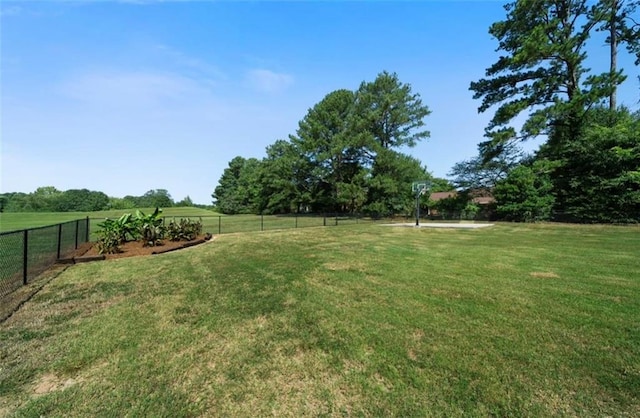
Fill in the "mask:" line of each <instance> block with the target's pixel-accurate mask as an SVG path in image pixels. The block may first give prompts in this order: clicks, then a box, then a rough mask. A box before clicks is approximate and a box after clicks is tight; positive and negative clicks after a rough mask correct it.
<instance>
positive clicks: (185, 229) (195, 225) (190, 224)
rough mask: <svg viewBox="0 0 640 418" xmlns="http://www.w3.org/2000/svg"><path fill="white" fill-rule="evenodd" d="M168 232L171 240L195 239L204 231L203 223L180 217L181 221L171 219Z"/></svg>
mask: <svg viewBox="0 0 640 418" xmlns="http://www.w3.org/2000/svg"><path fill="white" fill-rule="evenodd" d="M166 233H167V237H168V238H169V239H170V240H171V241H193V240H194V239H196V238H197V237H198V235H200V234H201V233H202V223H201V222H199V221H191V220H189V219H180V221H179V222H174V221H171V222H170V223H169V225H168V226H167V230H166Z"/></svg>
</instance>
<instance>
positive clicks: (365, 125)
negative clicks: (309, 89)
mask: <svg viewBox="0 0 640 418" xmlns="http://www.w3.org/2000/svg"><path fill="white" fill-rule="evenodd" d="M639 5H640V1H638V0H633V1H631V0H600V1H596V2H592V1H587V0H521V1H515V2H511V3H508V4H506V5H505V6H504V8H505V11H506V17H505V18H504V20H501V21H498V22H495V23H494V24H492V25H491V27H490V28H489V33H490V35H491V36H493V37H494V38H495V39H496V40H497V42H498V48H497V51H498V52H499V53H500V55H501V56H500V58H499V59H498V60H497V61H496V62H495V63H494V64H492V65H491V66H490V67H489V68H487V70H486V76H485V78H482V79H480V80H478V81H474V82H472V83H471V84H470V90H471V91H472V92H473V97H474V98H475V99H478V100H480V101H481V104H480V106H479V108H478V111H479V112H487V111H490V110H493V111H494V113H493V117H492V119H491V121H490V122H489V124H488V126H487V127H486V129H485V139H484V140H482V141H481V142H480V143H479V144H478V155H477V156H476V157H474V158H472V159H469V160H465V161H460V162H458V163H456V164H455V165H454V167H453V168H452V169H451V171H450V173H449V176H450V178H451V179H452V180H451V183H449V182H448V181H447V180H445V179H435V178H433V176H431V175H430V173H429V172H428V171H427V169H426V167H423V166H422V165H421V163H420V161H419V160H417V159H415V158H413V157H411V156H409V155H406V154H403V153H401V152H400V151H399V149H400V148H401V147H405V146H406V147H411V146H413V145H415V144H416V143H417V142H418V141H420V140H423V139H425V138H428V137H429V132H428V131H427V130H426V129H424V118H425V117H426V116H428V115H429V113H430V111H429V109H428V107H427V106H426V105H424V104H423V103H422V101H421V99H420V96H419V95H418V94H413V93H412V92H411V88H410V85H408V84H403V83H401V82H400V81H399V79H398V77H397V75H396V74H395V73H394V74H389V73H387V72H383V73H381V74H380V75H378V77H377V78H376V80H375V81H373V82H363V83H362V84H361V85H360V87H359V88H358V89H357V90H355V91H350V90H337V91H334V92H331V93H329V94H328V95H327V96H325V98H324V99H323V100H322V101H320V102H319V103H318V104H316V105H315V106H314V107H313V108H311V109H310V110H309V111H308V113H307V114H306V116H305V117H304V119H303V120H302V121H300V122H299V127H298V130H297V132H296V134H295V135H291V136H290V137H289V139H288V140H278V141H276V142H275V143H274V144H272V145H271V146H269V147H268V148H267V150H266V151H267V152H266V154H267V156H266V157H265V158H263V159H262V160H258V159H255V158H249V159H245V158H243V157H240V156H239V157H236V158H234V159H233V160H232V161H231V162H230V163H229V167H228V168H227V169H226V170H225V171H224V173H223V175H222V177H221V179H220V181H219V184H218V186H217V187H216V188H215V191H214V193H213V198H214V201H215V204H216V205H217V207H218V210H220V211H222V212H224V213H259V212H263V213H264V212H267V213H287V212H299V211H312V212H318V211H335V212H360V211H362V212H369V213H377V214H397V213H403V212H404V213H407V212H411V211H412V210H413V207H414V200H413V199H414V197H413V196H412V194H411V192H410V190H409V188H408V185H409V184H411V182H412V181H415V180H418V179H424V180H431V181H432V182H433V184H434V186H433V187H432V189H431V191H432V192H435V191H448V190H452V189H454V188H455V189H457V191H458V192H459V193H458V195H457V196H456V197H452V198H450V199H447V200H445V201H443V202H439V203H438V204H437V205H438V206H439V207H440V208H441V209H447V210H458V211H460V210H463V208H465V207H468V206H469V202H470V200H471V198H472V197H473V196H474V193H473V192H474V191H478V190H480V191H484V192H487V191H488V192H490V194H491V195H493V197H494V198H495V203H494V204H493V207H492V209H493V211H494V216H495V217H497V218H499V219H505V220H514V221H536V220H556V221H571V222H639V221H640V113H638V112H631V111H630V110H629V109H627V108H625V107H620V106H618V104H617V89H618V86H619V85H620V84H622V83H623V82H624V81H625V79H626V78H627V75H626V73H625V72H624V69H623V68H620V67H619V64H618V55H619V54H620V53H621V51H622V50H623V49H626V51H627V53H629V54H631V55H632V56H633V57H634V58H635V68H637V66H638V64H640V18H638V13H637V10H638V6H639ZM603 35H604V38H603ZM603 43H604V44H605V45H606V46H607V48H608V50H609V54H608V62H606V63H605V64H606V67H605V68H601V69H599V70H593V69H591V68H589V67H588V66H587V64H586V62H587V58H588V56H587V52H586V51H587V50H596V47H597V46H598V45H602V44H603ZM639 80H640V77H639ZM521 114H525V115H526V118H525V121H524V123H523V124H522V126H520V127H519V129H516V127H515V126H514V124H513V122H514V119H516V117H517V116H519V115H521ZM541 136H542V137H545V138H546V141H545V142H544V143H543V145H542V146H541V147H540V148H539V149H538V150H537V151H536V152H534V153H532V154H527V155H525V154H524V153H523V152H522V151H521V149H520V147H519V144H520V143H521V142H522V141H526V140H528V139H531V138H535V137H541Z"/></svg>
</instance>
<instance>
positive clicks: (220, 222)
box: [218, 215, 222, 235]
mask: <svg viewBox="0 0 640 418" xmlns="http://www.w3.org/2000/svg"><path fill="white" fill-rule="evenodd" d="M221 225H222V216H220V215H218V235H220V234H222V232H221V231H222V228H221Z"/></svg>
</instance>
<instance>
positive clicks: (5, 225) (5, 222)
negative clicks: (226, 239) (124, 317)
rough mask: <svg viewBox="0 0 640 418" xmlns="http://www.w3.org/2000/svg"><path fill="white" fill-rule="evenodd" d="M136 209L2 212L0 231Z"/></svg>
mask: <svg viewBox="0 0 640 418" xmlns="http://www.w3.org/2000/svg"><path fill="white" fill-rule="evenodd" d="M140 210H141V211H143V212H144V213H149V212H153V210H154V208H142V209H140ZM135 211H136V209H118V210H107V211H97V212H4V213H0V232H4V231H15V230H20V229H26V228H35V227H38V226H46V225H54V224H57V223H61V222H67V221H73V220H76V219H82V218H86V217H87V216H88V217H89V218H92V219H104V218H117V217H120V216H121V215H123V214H125V213H135ZM162 214H163V215H164V216H180V217H194V218H195V217H198V216H217V215H218V213H216V212H212V211H210V210H206V209H200V208H192V207H175V208H165V209H163V210H162Z"/></svg>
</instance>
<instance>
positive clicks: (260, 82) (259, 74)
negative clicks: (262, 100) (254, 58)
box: [245, 69, 293, 93]
mask: <svg viewBox="0 0 640 418" xmlns="http://www.w3.org/2000/svg"><path fill="white" fill-rule="evenodd" d="M245 81H246V82H247V84H248V85H249V86H250V87H251V88H254V89H256V90H258V91H260V92H263V93H279V92H282V91H284V90H286V89H287V88H288V87H289V86H290V85H292V84H293V77H292V76H291V75H289V74H284V73H276V72H273V71H270V70H265V69H253V70H249V71H247V73H246V76H245Z"/></svg>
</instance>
